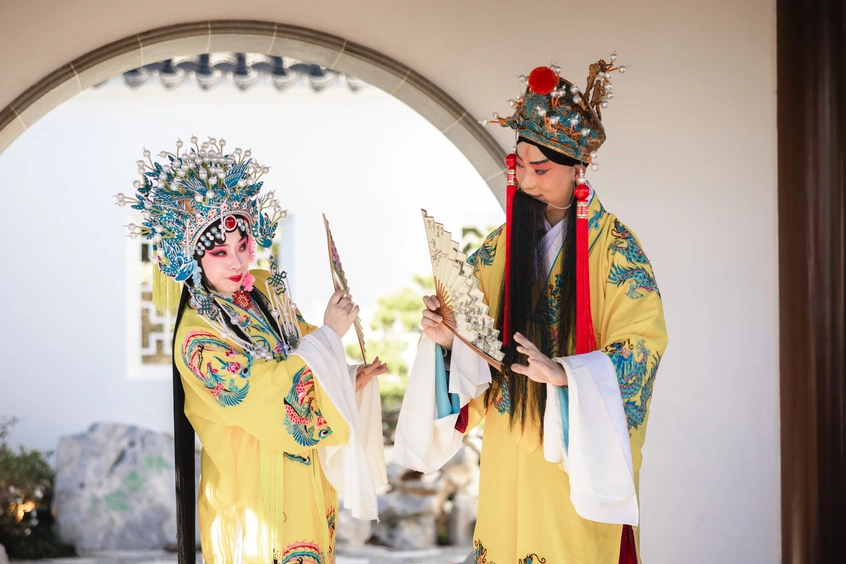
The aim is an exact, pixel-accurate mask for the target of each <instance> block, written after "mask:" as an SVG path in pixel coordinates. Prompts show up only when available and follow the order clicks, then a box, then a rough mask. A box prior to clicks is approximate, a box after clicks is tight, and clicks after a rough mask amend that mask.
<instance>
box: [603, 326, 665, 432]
mask: <svg viewBox="0 0 846 564" xmlns="http://www.w3.org/2000/svg"><path fill="white" fill-rule="evenodd" d="M604 352H605V354H607V355H608V357H609V358H610V359H611V364H613V365H614V370H615V371H616V372H617V380H618V381H619V382H620V392H621V394H622V396H623V408H624V410H625V412H626V419H627V420H628V426H629V429H631V428H635V429H637V428H638V427H639V426H640V425H642V424H643V421H644V419H645V418H646V410H647V404H648V403H649V400H650V398H652V388H653V386H654V384H655V376H656V375H657V374H658V365H659V364H660V363H661V355H660V354H656V355H654V356H651V353H650V351H649V349H647V348H646V344H645V341H644V340H642V339H641V340H640V341H639V342H638V344H637V346H636V347H632V345H631V342H629V341H625V342H617V343H612V344H610V345H608V346H607V347H605V351H604ZM650 364H651V365H650ZM644 379H645V380H646V382H644ZM638 394H640V401H638V399H637V396H638Z"/></svg>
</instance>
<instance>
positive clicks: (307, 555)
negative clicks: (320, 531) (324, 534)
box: [273, 542, 324, 564]
mask: <svg viewBox="0 0 846 564" xmlns="http://www.w3.org/2000/svg"><path fill="white" fill-rule="evenodd" d="M273 564H324V562H323V554H322V553H321V552H320V545H318V544H317V543H313V542H295V543H294V544H289V545H288V547H287V548H286V549H285V551H284V552H282V553H281V554H280V553H279V552H278V551H276V550H274V551H273Z"/></svg>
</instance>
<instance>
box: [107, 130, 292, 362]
mask: <svg viewBox="0 0 846 564" xmlns="http://www.w3.org/2000/svg"><path fill="white" fill-rule="evenodd" d="M191 145H193V147H188V148H187V149H184V150H183V142H182V141H181V140H179V141H177V142H176V151H175V152H173V153H171V152H168V151H162V152H161V153H159V157H160V158H161V159H166V162H163V163H160V162H154V161H153V159H152V157H151V154H150V151H148V150H146V149H145V150H144V153H143V155H144V159H142V160H139V161H136V164H137V165H138V173H139V174H140V175H141V180H136V181H135V182H134V183H133V186H134V187H135V189H136V194H135V197H134V198H132V197H129V196H126V195H125V194H123V193H120V194H117V195H116V196H115V197H116V198H117V205H119V206H121V207H123V206H125V205H127V204H130V207H132V208H133V209H135V210H138V211H139V212H140V213H141V216H142V218H143V222H142V224H141V225H135V224H134V223H130V224H129V225H127V226H126V227H127V228H128V229H129V235H128V236H129V237H131V238H133V239H135V238H138V237H139V236H140V237H145V238H146V239H148V240H149V241H151V243H152V248H153V252H154V256H153V257H152V258H151V260H152V261H153V262H154V263H155V264H157V265H158V268H156V269H154V270H155V271H156V272H155V276H154V277H153V302H154V304H155V305H156V307H157V308H159V310H161V311H165V310H167V311H170V312H171V313H173V312H175V310H176V306H177V305H178V303H179V295H180V293H181V288H180V287H179V284H177V283H179V282H184V281H186V280H189V279H190V280H191V281H192V284H191V285H190V286H189V290H190V291H191V302H190V305H191V307H193V308H194V309H195V310H197V312H198V313H199V314H200V316H201V317H203V318H204V319H206V320H207V321H208V322H209V323H210V324H212V325H213V326H215V327H217V328H218V329H219V330H220V332H221V334H223V335H224V336H232V335H231V331H230V330H229V328H228V327H227V326H226V324H225V323H223V322H222V321H223V319H224V317H223V316H226V318H230V317H231V318H232V319H235V317H234V315H231V312H230V311H229V310H228V309H227V308H229V307H230V306H229V305H228V304H227V303H224V301H222V300H220V299H218V297H216V296H214V295H211V294H209V293H208V292H206V290H205V289H204V287H203V285H202V284H201V282H202V269H201V268H200V265H199V263H198V260H197V258H195V257H202V256H203V254H204V253H205V251H206V250H207V249H210V248H212V247H214V246H215V244H216V243H219V242H222V241H224V240H225V237H226V233H227V232H231V231H235V230H236V229H240V230H241V231H244V232H246V233H249V234H250V235H251V236H252V238H253V240H255V242H256V243H257V244H258V246H260V247H265V248H267V247H270V246H271V244H272V242H273V236H274V234H275V232H276V228H277V226H278V225H279V221H280V220H281V219H283V218H284V217H285V216H286V212H285V211H284V210H283V209H282V208H281V207H280V205H279V203H278V202H277V201H276V200H275V199H274V198H273V192H269V193H267V194H264V195H260V194H259V192H260V191H261V187H262V184H263V183H262V181H261V178H262V177H263V176H264V175H265V174H267V173H268V172H269V171H270V168H269V167H267V166H262V165H260V164H259V163H258V162H257V161H256V160H255V159H253V158H252V154H251V151H249V150H247V151H242V150H241V149H237V148H236V149H235V150H233V151H232V153H225V147H226V141H224V140H223V139H220V140H217V139H214V138H209V140H208V141H206V142H204V143H202V144H199V143H198V140H197V138H196V137H192V138H191ZM218 221H219V222H220V223H219V224H217V225H215V223H216V222H218ZM271 262H272V263H273V268H274V270H275V262H274V261H273V260H272V259H271ZM281 278H282V279H283V280H282V282H283V284H281V285H277V286H279V287H278V288H277V287H276V286H274V292H271V294H273V295H271V296H269V301H270V304H271V307H272V309H273V315H274V318H275V320H276V322H277V323H278V324H279V329H280V333H281V334H282V335H283V338H284V340H285V341H286V345H290V348H294V347H295V346H296V342H297V339H298V329H297V324H296V306H295V305H294V304H293V301H291V299H290V294H289V292H288V291H287V284H284V282H285V280H284V278H285V276H284V273H282V274H281ZM236 340H238V339H236ZM241 344H242V345H243V346H244V348H245V349H247V350H249V351H250V352H251V354H257V355H259V356H265V357H266V356H267V355H269V354H270V353H269V351H267V350H266V347H264V346H262V345H261V344H256V343H247V342H245V343H241Z"/></svg>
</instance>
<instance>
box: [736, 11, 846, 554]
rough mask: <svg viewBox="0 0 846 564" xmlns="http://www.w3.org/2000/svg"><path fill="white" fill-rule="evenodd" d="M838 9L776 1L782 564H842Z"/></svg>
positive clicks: (845, 266) (845, 524) (844, 265)
mask: <svg viewBox="0 0 846 564" xmlns="http://www.w3.org/2000/svg"><path fill="white" fill-rule="evenodd" d="M844 3H845V2H844V0H777V8H778V162H779V165H778V208H779V210H778V221H779V240H778V245H779V286H780V287H779V308H780V332H781V338H780V350H779V355H780V358H781V375H780V380H781V484H782V486H781V493H782V498H781V529H782V532H781V534H782V562H784V563H789V564H825V563H828V562H832V563H833V562H837V563H841V564H842V563H843V562H846V383H844V381H846V361H844V355H845V354H846V353H844V349H846V329H844V324H845V323H846V322H845V321H844V320H845V319H846V304H845V303H844V294H846V288H844V270H846V262H844V247H845V246H846V230H845V229H844V227H845V226H846V225H845V224H846V220H845V219H844V211H846V209H844V174H846V171H844V167H846V87H844V84H845V83H846V40H844V37H846V10H844ZM739 55H740V54H739ZM750 64H752V62H751V61H750ZM747 94H748V95H753V94H752V93H751V92H749V93H747ZM749 252H755V251H754V249H749ZM769 352H770V351H760V354H769ZM750 353H752V354H757V353H755V352H754V351H750Z"/></svg>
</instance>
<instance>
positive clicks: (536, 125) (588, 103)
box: [482, 54, 628, 164]
mask: <svg viewBox="0 0 846 564" xmlns="http://www.w3.org/2000/svg"><path fill="white" fill-rule="evenodd" d="M616 60H617V55H616V54H612V55H611V57H610V61H611V62H610V63H606V62H605V61H604V60H602V59H600V60H599V61H598V62H596V63H594V64H592V65H591V66H590V69H589V71H588V78H587V86H586V87H585V89H584V91H582V90H581V89H580V88H579V87H578V86H577V85H575V84H573V83H572V82H570V81H569V80H566V79H565V78H562V77H561V76H560V74H561V67H559V66H558V65H557V64H555V63H554V62H553V63H551V64H550V65H549V66H548V67H538V68H536V69H535V70H533V71H532V72H531V73H529V76H528V77H526V76H525V75H520V76H518V77H517V79H518V80H519V81H520V83H521V84H525V85H526V90H525V92H524V94H523V95H522V96H521V97H519V98H518V99H516V100H515V99H512V100H509V101H508V103H509V104H510V105H511V107H512V108H514V114H513V115H511V116H509V117H504V118H503V117H499V114H496V113H494V115H493V119H492V120H491V121H490V123H497V124H499V125H501V126H503V127H510V128H511V129H514V130H515V131H516V132H517V133H518V134H519V135H520V137H523V138H525V139H528V140H531V141H533V142H535V143H538V144H539V145H542V146H544V147H548V148H550V149H552V150H554V151H557V152H559V153H562V154H564V155H567V156H569V157H572V158H573V159H575V160H577V161H580V162H582V163H585V164H591V163H594V161H595V159H596V151H597V150H598V149H599V147H600V145H602V143H603V142H605V128H604V127H602V110H603V108H607V107H608V105H609V104H610V101H611V100H613V99H614V85H613V84H612V83H611V77H612V73H614V72H621V73H624V72H626V70H627V68H628V67H625V66H619V67H618V66H615V62H616ZM486 122H487V120H482V123H483V124H484V123H486ZM594 164H595V163H594Z"/></svg>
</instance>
